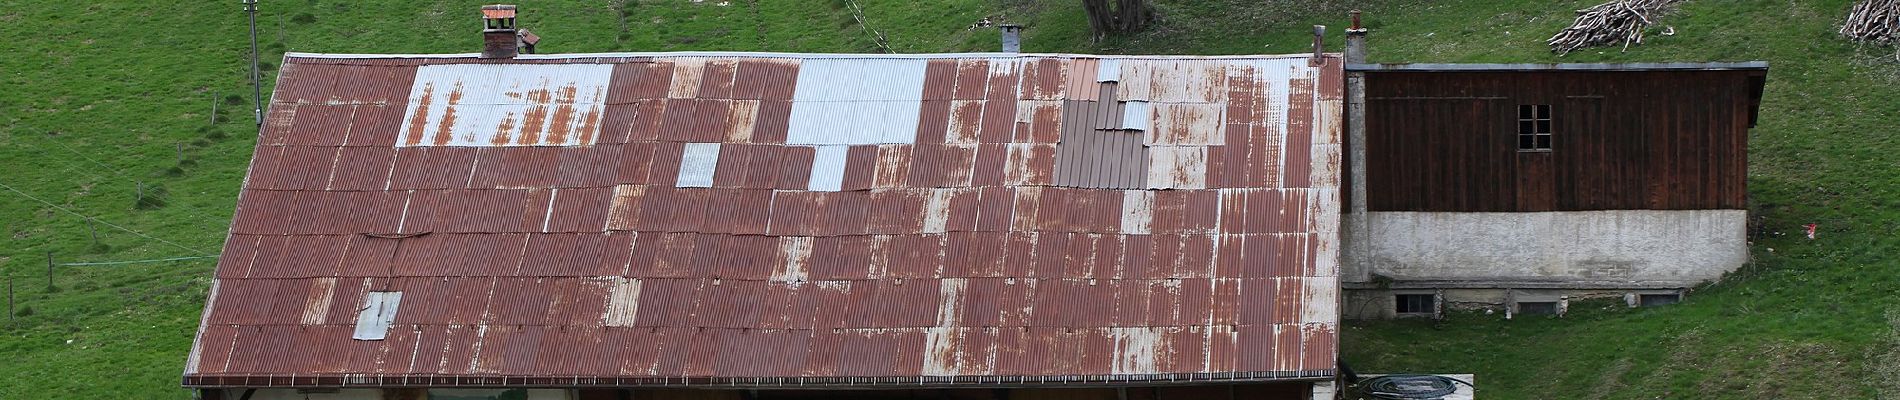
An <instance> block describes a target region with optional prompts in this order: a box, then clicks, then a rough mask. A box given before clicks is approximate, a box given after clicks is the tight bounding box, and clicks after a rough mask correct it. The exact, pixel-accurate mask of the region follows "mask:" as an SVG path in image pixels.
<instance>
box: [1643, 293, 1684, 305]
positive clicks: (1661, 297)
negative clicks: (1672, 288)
mask: <svg viewBox="0 0 1900 400" xmlns="http://www.w3.org/2000/svg"><path fill="white" fill-rule="evenodd" d="M1636 301H1637V304H1640V305H1642V306H1643V307H1655V306H1666V305H1670V304H1676V303H1681V302H1682V295H1679V294H1644V295H1637V296H1636Z"/></svg>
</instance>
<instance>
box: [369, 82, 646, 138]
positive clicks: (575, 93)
mask: <svg viewBox="0 0 1900 400" xmlns="http://www.w3.org/2000/svg"><path fill="white" fill-rule="evenodd" d="M613 75H614V73H613V66H611V65H606V64H564V65H536V66H523V65H508V64H461V65H429V66H422V67H420V68H418V69H417V70H416V78H415V84H414V86H413V89H412V91H411V92H410V95H409V98H408V105H409V108H408V111H407V113H406V115H405V117H404V121H405V124H404V125H403V126H402V133H401V135H402V136H401V137H402V138H403V140H402V141H401V142H400V143H398V146H450V145H453V146H559V145H575V144H578V145H586V144H592V143H594V141H595V140H596V139H598V136H599V135H600V117H601V112H602V110H603V105H604V104H605V103H606V101H607V90H608V89H609V86H608V82H609V80H610V79H611V78H612V77H613Z"/></svg>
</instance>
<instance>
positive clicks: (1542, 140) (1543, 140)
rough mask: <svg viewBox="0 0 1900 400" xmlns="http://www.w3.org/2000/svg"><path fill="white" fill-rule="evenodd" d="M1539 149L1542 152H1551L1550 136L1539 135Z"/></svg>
mask: <svg viewBox="0 0 1900 400" xmlns="http://www.w3.org/2000/svg"><path fill="white" fill-rule="evenodd" d="M1537 148H1538V149H1540V150H1549V149H1550V135H1537Z"/></svg>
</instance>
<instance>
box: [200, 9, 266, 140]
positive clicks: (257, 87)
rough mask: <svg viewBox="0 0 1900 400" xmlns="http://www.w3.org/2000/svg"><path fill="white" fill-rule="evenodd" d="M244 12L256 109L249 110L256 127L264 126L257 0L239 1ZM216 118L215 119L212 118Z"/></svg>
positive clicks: (253, 98) (252, 95) (252, 96)
mask: <svg viewBox="0 0 1900 400" xmlns="http://www.w3.org/2000/svg"><path fill="white" fill-rule="evenodd" d="M241 1H243V2H244V12H247V13H250V14H251V100H252V101H254V102H255V103H256V108H253V109H252V110H251V112H252V115H254V116H256V117H257V119H256V121H257V126H260V127H261V126H264V86H263V84H262V83H260V82H259V80H258V79H259V78H258V73H257V0H241ZM212 118H217V117H215V116H214V117H212Z"/></svg>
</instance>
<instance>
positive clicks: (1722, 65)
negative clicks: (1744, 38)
mask: <svg viewBox="0 0 1900 400" xmlns="http://www.w3.org/2000/svg"><path fill="white" fill-rule="evenodd" d="M1346 70H1347V71H1357V72H1382V71H1390V72H1401V71H1403V72H1489V71H1735V70H1760V71H1766V70H1768V62H1767V61H1739V62H1699V63H1698V62H1681V63H1543V64H1539V63H1521V64H1487V63H1387V64H1377V63H1363V64H1346Z"/></svg>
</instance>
